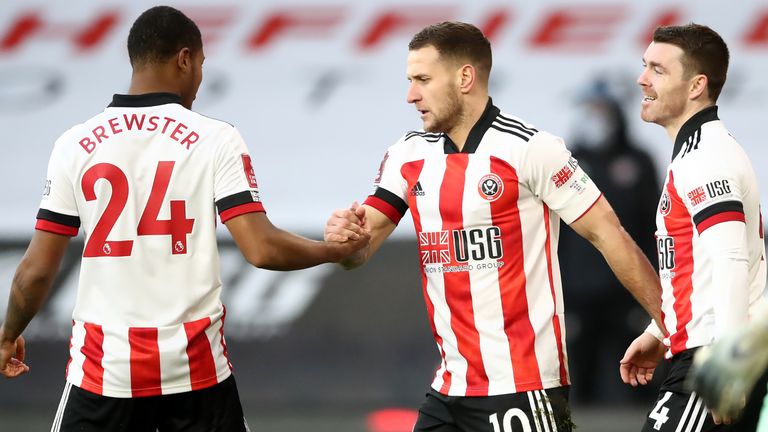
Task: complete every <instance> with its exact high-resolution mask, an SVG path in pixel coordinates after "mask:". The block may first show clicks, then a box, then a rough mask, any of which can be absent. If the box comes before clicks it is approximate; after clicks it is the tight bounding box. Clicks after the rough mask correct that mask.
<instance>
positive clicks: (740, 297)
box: [699, 221, 749, 339]
mask: <svg viewBox="0 0 768 432" xmlns="http://www.w3.org/2000/svg"><path fill="white" fill-rule="evenodd" d="M699 239H700V240H701V243H702V244H703V245H704V249H706V251H707V255H709V259H710V266H711V268H712V287H713V289H714V292H713V295H714V298H713V307H714V312H715V338H716V339H719V338H720V337H722V336H723V335H725V334H728V333H729V332H732V331H734V330H736V329H738V328H740V327H742V326H743V325H745V324H746V323H747V318H748V316H749V258H748V256H747V230H746V224H745V223H744V222H742V221H728V222H722V223H719V224H717V225H713V226H711V227H709V228H707V229H706V230H705V231H703V232H702V233H701V234H700V235H699Z"/></svg>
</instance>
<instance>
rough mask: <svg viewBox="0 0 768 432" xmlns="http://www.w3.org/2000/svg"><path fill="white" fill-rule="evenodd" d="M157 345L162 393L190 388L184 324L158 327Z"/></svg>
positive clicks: (188, 389)
mask: <svg viewBox="0 0 768 432" xmlns="http://www.w3.org/2000/svg"><path fill="white" fill-rule="evenodd" d="M157 346H158V349H159V351H160V377H161V381H160V383H161V384H160V385H161V386H162V394H168V393H169V392H171V391H172V392H174V393H176V392H182V391H190V390H192V384H191V383H190V380H189V358H188V357H187V348H188V344H187V333H186V331H185V330H184V325H183V324H182V325H175V326H170V327H160V328H158V329H157ZM215 358H216V357H214V359H215Z"/></svg>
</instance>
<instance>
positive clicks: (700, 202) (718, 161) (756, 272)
mask: <svg viewBox="0 0 768 432" xmlns="http://www.w3.org/2000/svg"><path fill="white" fill-rule="evenodd" d="M728 221H739V222H743V223H745V224H746V231H747V239H746V240H747V244H746V245H745V248H746V252H747V259H748V266H749V283H748V286H745V287H735V288H736V289H745V290H748V291H749V293H748V297H749V303H750V311H753V310H754V309H755V307H756V305H757V303H758V301H759V299H760V297H761V296H762V294H763V291H764V289H765V277H766V273H765V271H766V268H765V243H764V241H763V226H762V218H761V214H760V193H759V191H758V186H757V178H756V176H755V171H754V169H753V168H752V164H751V163H750V161H749V158H748V157H747V155H746V153H744V150H743V149H742V148H741V146H740V145H739V144H738V143H737V142H736V140H735V139H734V138H733V137H732V136H731V135H730V134H729V133H728V130H727V129H726V128H725V126H724V125H723V122H722V121H720V119H719V118H718V115H717V107H714V106H713V107H709V108H706V109H704V110H702V111H700V112H698V113H697V114H695V115H694V116H693V117H691V118H690V119H689V120H688V121H687V122H686V123H685V124H684V125H683V126H682V127H681V129H680V132H679V133H678V135H677V138H676V139H675V146H674V150H673V156H672V162H671V163H670V164H669V168H668V169H667V178H666V180H665V182H664V188H663V189H662V195H661V199H660V201H659V206H658V209H657V213H656V227H657V230H656V240H657V248H658V253H659V276H660V278H661V285H662V290H663V291H662V312H663V318H664V325H665V327H666V328H667V330H668V331H669V333H670V334H669V340H668V341H667V342H668V345H669V351H668V353H667V355H668V356H673V355H675V354H678V353H680V352H682V351H685V350H686V349H689V348H695V347H698V346H702V345H708V344H710V343H711V342H712V341H713V340H714V338H715V334H716V332H715V304H714V302H715V301H716V294H717V290H722V289H726V287H717V286H713V284H712V265H711V259H710V257H709V254H708V252H707V250H706V249H705V247H704V244H703V243H702V241H701V239H700V238H699V236H700V234H701V233H703V232H704V231H706V230H707V229H709V228H711V227H712V226H713V225H715V224H718V223H722V222H728Z"/></svg>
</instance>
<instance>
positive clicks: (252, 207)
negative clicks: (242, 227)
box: [219, 202, 265, 223]
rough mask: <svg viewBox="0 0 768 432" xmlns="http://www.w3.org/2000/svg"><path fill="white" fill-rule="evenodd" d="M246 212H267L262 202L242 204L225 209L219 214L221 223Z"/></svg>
mask: <svg viewBox="0 0 768 432" xmlns="http://www.w3.org/2000/svg"><path fill="white" fill-rule="evenodd" d="M246 213H265V210H264V204H262V203H260V202H252V203H246V204H241V205H239V206H235V207H232V208H228V209H226V210H224V211H223V212H221V213H220V214H219V217H220V218H221V223H224V222H226V221H228V220H230V219H232V218H233V217H235V216H240V215H243V214H246Z"/></svg>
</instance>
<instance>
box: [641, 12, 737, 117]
mask: <svg viewBox="0 0 768 432" xmlns="http://www.w3.org/2000/svg"><path fill="white" fill-rule="evenodd" d="M653 41H654V42H659V43H668V44H672V45H675V46H677V47H679V48H680V49H682V50H683V58H682V59H681V61H682V63H683V71H684V72H685V73H686V74H687V75H688V76H693V75H696V74H703V75H706V76H707V79H708V84H707V90H709V97H710V99H711V100H712V102H717V98H718V97H719V96H720V92H721V91H722V90H723V85H725V78H726V75H727V74H728V60H729V59H730V54H729V53H728V45H726V44H725V41H724V40H723V38H722V37H720V35H719V34H717V32H715V31H714V30H712V29H711V28H709V27H707V26H705V25H701V24H694V23H690V24H686V25H681V26H666V27H658V28H657V29H656V30H655V31H654V32H653Z"/></svg>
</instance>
